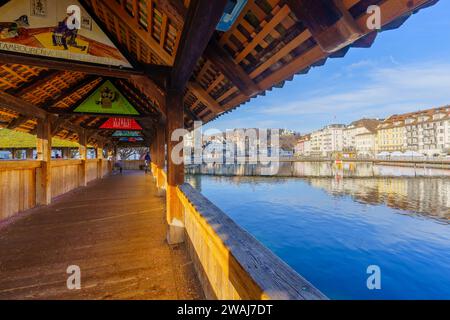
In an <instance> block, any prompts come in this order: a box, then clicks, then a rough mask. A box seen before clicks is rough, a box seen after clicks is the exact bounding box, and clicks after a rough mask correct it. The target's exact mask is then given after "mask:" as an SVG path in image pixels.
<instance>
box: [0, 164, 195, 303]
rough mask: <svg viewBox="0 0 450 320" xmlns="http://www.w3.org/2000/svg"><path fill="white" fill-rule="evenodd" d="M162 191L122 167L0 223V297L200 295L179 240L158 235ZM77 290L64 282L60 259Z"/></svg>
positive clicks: (162, 231) (163, 232)
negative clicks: (75, 277)
mask: <svg viewBox="0 0 450 320" xmlns="http://www.w3.org/2000/svg"><path fill="white" fill-rule="evenodd" d="M165 236H166V224H165V218H164V198H161V197H158V196H157V190H156V187H155V186H154V184H153V179H152V178H151V177H150V175H148V176H145V175H144V174H143V173H142V172H124V174H123V175H122V176H120V175H115V176H111V177H108V178H105V179H104V180H101V181H98V182H94V183H93V184H92V185H90V186H88V187H87V188H82V189H78V190H76V191H74V192H71V193H69V194H67V195H64V196H62V197H61V198H59V199H57V200H56V201H55V202H54V203H53V204H52V205H51V206H48V207H43V208H37V209H34V210H33V211H32V212H29V213H26V214H25V215H24V216H23V217H22V218H20V219H18V220H17V221H15V222H13V223H11V224H9V225H7V226H6V227H4V228H2V229H0V299H202V298H203V294H202V293H201V289H200V286H199V282H198V280H197V278H196V276H195V274H194V271H193V265H192V263H190V261H189V260H188V258H187V255H186V250H185V247H184V246H183V245H181V246H174V247H173V246H172V247H171V246H169V245H168V244H167V243H166V242H165ZM70 265H77V266H79V267H80V269H81V290H68V289H67V285H66V281H67V278H68V277H69V276H70V275H69V274H67V273H66V271H67V268H68V266H70Z"/></svg>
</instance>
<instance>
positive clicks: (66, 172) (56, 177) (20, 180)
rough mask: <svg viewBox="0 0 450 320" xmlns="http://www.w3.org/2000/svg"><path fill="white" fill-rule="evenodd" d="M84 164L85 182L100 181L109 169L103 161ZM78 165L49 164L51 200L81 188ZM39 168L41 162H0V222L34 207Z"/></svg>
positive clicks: (74, 162)
mask: <svg viewBox="0 0 450 320" xmlns="http://www.w3.org/2000/svg"><path fill="white" fill-rule="evenodd" d="M86 161H87V172H86V174H87V176H88V177H87V178H88V181H92V180H95V179H99V178H102V177H104V176H105V175H107V174H108V173H109V172H110V171H111V169H112V165H111V162H110V161H107V160H102V159H91V160H86ZM82 164H83V161H82V160H52V161H51V164H50V167H51V182H50V184H51V196H52V198H55V197H57V196H59V195H62V194H64V193H66V192H69V191H71V190H73V189H76V188H78V187H80V186H81V185H82V181H83V180H82V179H81V174H82V172H83V170H82ZM42 165H43V162H42V161H31V160H30V161H28V160H23V161H0V182H1V184H0V221H2V220H4V219H6V218H9V217H11V216H13V215H14V214H16V213H18V212H21V211H24V210H27V209H31V208H33V207H35V206H36V203H37V201H36V197H37V189H38V188H37V187H38V186H37V185H36V181H38V179H37V175H38V174H39V171H40V170H41V166H42Z"/></svg>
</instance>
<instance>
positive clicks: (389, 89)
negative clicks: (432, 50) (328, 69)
mask: <svg viewBox="0 0 450 320" xmlns="http://www.w3.org/2000/svg"><path fill="white" fill-rule="evenodd" d="M362 64H364V65H366V66H367V65H369V64H370V63H369V62H363V63H362ZM360 66H362V65H361V64H357V65H355V67H360ZM366 79H367V80H366V82H365V83H354V84H353V83H352V84H351V87H350V89H349V90H347V91H344V92H343V90H342V87H341V86H340V87H341V88H339V92H332V91H331V92H330V89H329V88H326V89H324V90H323V94H322V95H320V94H317V93H316V94H315V95H314V96H312V95H310V96H309V97H307V98H305V97H304V96H303V97H299V98H298V100H295V101H292V100H291V101H287V102H284V103H283V104H282V105H280V104H277V103H274V104H271V105H266V106H261V107H260V108H259V113H260V114H264V115H269V116H270V115H276V114H283V115H284V116H302V115H313V114H317V115H320V114H330V113H333V114H336V115H338V114H340V113H352V112H354V113H359V114H361V113H363V114H370V115H372V116H373V115H377V116H379V117H383V116H386V115H389V114H394V113H401V112H409V111H414V110H417V109H424V108H432V107H436V106H440V105H445V104H450V64H448V63H434V64H421V65H418V64H415V65H402V66H400V65H398V66H394V67H390V68H386V67H385V68H376V67H375V66H374V67H372V68H369V69H368V71H367V77H366ZM350 81H351V80H350ZM347 87H348V86H347Z"/></svg>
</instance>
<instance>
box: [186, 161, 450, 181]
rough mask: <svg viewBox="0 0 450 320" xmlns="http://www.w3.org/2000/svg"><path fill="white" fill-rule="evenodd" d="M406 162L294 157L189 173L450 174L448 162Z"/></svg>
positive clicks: (199, 168)
mask: <svg viewBox="0 0 450 320" xmlns="http://www.w3.org/2000/svg"><path fill="white" fill-rule="evenodd" d="M408 165H409V166H393V165H389V166H387V165H381V164H376V163H373V162H339V163H336V162H335V161H315V162H311V161H295V162H290V161H287V162H278V163H276V164H271V165H270V168H272V169H271V170H267V168H268V166H265V165H261V164H213V163H208V164H204V165H191V166H188V167H187V168H186V170H187V173H188V174H205V175H221V176H264V175H269V174H268V172H272V175H275V176H278V177H329V178H333V177H348V178H350V177H359V178H369V177H370V178H373V177H450V165H449V164H421V165H419V164H416V165H414V164H408Z"/></svg>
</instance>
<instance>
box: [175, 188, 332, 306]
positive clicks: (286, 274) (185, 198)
mask: <svg viewBox="0 0 450 320" xmlns="http://www.w3.org/2000/svg"><path fill="white" fill-rule="evenodd" d="M178 196H179V198H180V200H181V203H182V205H183V206H184V209H185V223H186V233H187V235H188V237H189V238H191V239H190V240H191V242H193V243H191V244H190V247H193V248H194V250H196V256H197V257H198V258H197V259H198V260H200V261H199V263H197V264H196V266H197V265H199V264H200V265H202V266H203V270H202V272H203V274H206V275H207V276H206V278H207V279H208V280H207V281H208V282H209V283H210V286H211V287H212V291H214V294H215V295H216V297H217V298H219V299H234V298H235V296H234V294H231V293H233V292H237V294H238V296H239V298H240V299H290V300H305V299H307V300H324V299H327V297H326V296H325V295H324V294H323V293H321V292H320V291H319V290H318V289H316V288H315V287H314V286H313V285H312V284H310V283H309V282H308V281H307V280H306V279H304V278H303V277H302V276H300V275H299V274H298V273H297V272H295V271H294V270H293V269H292V268H291V267H289V266H288V265H287V264H286V263H285V262H283V261H282V260H281V259H280V258H278V257H277V256H275V255H274V254H273V253H272V252H271V251H270V250H269V249H267V248H266V247H265V246H264V245H262V244H261V243H260V242H259V241H258V240H256V239H255V238H254V237H253V236H252V235H250V234H249V233H248V232H247V231H245V230H244V229H242V228H241V227H239V226H238V225H237V224H236V223H235V222H234V221H233V220H232V219H230V218H229V217H228V216H227V215H226V214H225V213H224V212H223V211H221V210H220V209H219V208H218V207H216V206H215V205H214V204H213V203H211V202H210V201H209V200H208V199H207V198H205V197H204V196H203V195H202V194H201V193H200V192H198V191H197V190H195V189H194V188H193V187H192V186H191V185H189V184H187V183H185V184H183V185H181V186H179V188H178ZM193 239H194V240H193ZM196 241H199V242H198V243H200V245H199V246H198V247H197V248H196V243H195V242H196ZM205 250H209V251H210V252H209V253H206V254H205ZM199 251H200V252H199ZM202 254H203V256H202ZM202 259H206V260H208V261H204V260H203V261H202ZM211 259H213V260H215V261H209V260H211ZM211 265H216V266H217V268H220V269H221V270H220V272H219V273H221V275H218V270H217V268H213V269H211V270H208V269H207V267H208V266H211ZM205 266H206V269H205ZM202 272H199V273H200V274H202ZM229 286H232V287H233V290H231V291H230V292H231V293H227V290H228V289H229Z"/></svg>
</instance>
